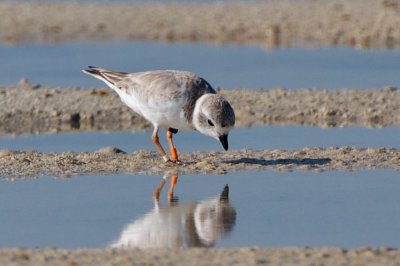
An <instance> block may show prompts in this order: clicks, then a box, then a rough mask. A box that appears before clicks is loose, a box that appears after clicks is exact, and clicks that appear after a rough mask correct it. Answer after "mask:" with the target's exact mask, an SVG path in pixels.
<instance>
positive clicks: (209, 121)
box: [207, 119, 214, 127]
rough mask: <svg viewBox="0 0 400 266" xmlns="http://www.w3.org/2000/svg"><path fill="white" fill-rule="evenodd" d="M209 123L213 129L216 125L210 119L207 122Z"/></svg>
mask: <svg viewBox="0 0 400 266" xmlns="http://www.w3.org/2000/svg"><path fill="white" fill-rule="evenodd" d="M207 122H208V124H209V125H210V126H212V127H213V126H214V123H213V122H211V120H210V119H208V120H207Z"/></svg>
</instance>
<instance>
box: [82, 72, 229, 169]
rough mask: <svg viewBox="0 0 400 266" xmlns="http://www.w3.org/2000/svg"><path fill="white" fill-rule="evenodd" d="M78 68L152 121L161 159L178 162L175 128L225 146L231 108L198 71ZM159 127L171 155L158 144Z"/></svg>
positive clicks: (226, 146)
mask: <svg viewBox="0 0 400 266" xmlns="http://www.w3.org/2000/svg"><path fill="white" fill-rule="evenodd" d="M82 71H83V72H84V73H85V74H88V75H91V76H93V77H95V78H97V79H99V80H101V81H103V82H104V83H105V84H107V85H108V87H110V88H111V89H112V90H114V91H115V92H116V93H117V94H118V95H119V97H120V99H121V101H122V102H123V103H124V104H126V105H127V106H128V107H129V108H130V109H132V110H133V111H134V112H136V113H137V114H139V115H140V116H142V117H143V118H144V119H146V120H147V121H149V122H150V123H151V124H152V125H153V127H154V129H153V133H152V135H151V140H152V141H153V143H154V144H155V146H156V147H157V149H158V150H159V152H160V154H161V156H162V158H163V160H164V161H165V162H174V163H177V164H181V163H182V161H180V160H179V158H178V152H177V150H176V147H175V145H174V143H173V134H176V133H177V132H178V130H195V131H198V132H200V133H202V134H204V135H207V136H211V137H212V138H214V139H216V140H219V141H220V142H221V144H222V147H223V148H224V149H225V150H226V151H227V150H228V147H229V145H228V134H229V131H230V130H231V129H232V128H233V127H234V125H235V112H234V110H233V108H232V106H231V105H230V103H229V102H228V101H227V100H226V99H225V98H224V97H222V96H220V95H218V94H217V92H216V91H215V90H214V89H213V87H212V86H211V85H210V84H209V83H208V82H207V81H206V80H205V79H203V78H201V77H199V76H198V75H196V74H194V73H192V72H189V71H182V70H152V71H144V72H135V73H126V72H119V71H112V70H107V69H103V68H100V67H95V66H88V67H87V68H86V69H83V70H82ZM160 129H166V130H167V134H166V137H167V141H168V144H169V147H170V154H171V158H169V156H168V155H167V153H166V152H165V150H164V148H163V147H162V145H161V144H160V141H159V137H158V132H159V130H160Z"/></svg>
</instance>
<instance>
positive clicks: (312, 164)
mask: <svg viewBox="0 0 400 266" xmlns="http://www.w3.org/2000/svg"><path fill="white" fill-rule="evenodd" d="M180 159H181V160H182V161H183V162H184V163H185V164H184V165H176V164H174V163H165V162H164V161H163V160H162V158H161V156H160V155H159V154H158V153H157V152H155V151H154V152H152V151H138V152H134V153H131V154H126V153H123V152H121V151H120V150H119V149H117V148H110V147H108V148H104V149H101V150H99V151H97V152H79V153H78V152H64V153H41V152H35V151H10V150H1V151H0V165H1V168H0V176H3V177H9V178H16V177H24V178H27V177H37V176H42V175H48V176H59V177H68V176H71V175H82V174H109V173H131V174H140V173H145V174H159V175H163V174H169V175H180V174H199V173H208V174H224V173H227V172H232V171H239V170H274V171H289V170H302V171H327V170H359V169H397V170H400V151H398V150H396V149H385V148H352V147H341V148H304V149H301V150H291V151H286V150H272V151H269V150H238V151H229V152H215V151H212V152H201V153H200V152H197V153H182V154H180Z"/></svg>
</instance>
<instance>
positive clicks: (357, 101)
mask: <svg viewBox="0 0 400 266" xmlns="http://www.w3.org/2000/svg"><path fill="white" fill-rule="evenodd" d="M218 93H219V94H221V95H222V96H224V97H225V98H226V99H227V100H228V101H229V102H230V103H231V105H232V106H233V108H234V110H235V115H236V124H235V126H236V127H250V126H255V125H270V124H292V125H294V124H298V125H314V126H320V127H345V126H366V127H385V126H398V125H400V105H399V104H398V103H399V102H400V91H399V90H398V89H397V88H395V87H387V88H381V89H362V90H361V89H360V90H355V89H341V90H334V89H332V90H329V89H298V90H286V89H282V88H276V89H262V90H251V89H232V90H226V89H222V90H219V92H218ZM151 128H152V126H151V124H149V123H148V122H147V121H145V120H144V119H143V118H142V117H140V116H138V115H137V114H135V113H134V112H133V111H132V110H130V109H129V108H128V107H126V106H125V105H124V104H123V103H122V102H121V100H120V99H119V98H118V96H117V95H116V93H114V92H113V91H111V90H110V89H106V88H92V89H87V88H86V89H85V88H55V87H41V86H39V85H33V84H29V83H27V82H26V81H22V82H21V83H20V84H17V85H10V86H0V135H21V134H38V133H57V132H69V131H74V132H79V131H94V130H133V131H140V130H151Z"/></svg>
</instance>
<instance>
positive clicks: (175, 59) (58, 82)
mask: <svg viewBox="0 0 400 266" xmlns="http://www.w3.org/2000/svg"><path fill="white" fill-rule="evenodd" d="M0 58H1V59H2V60H1V61H0V72H1V73H2V75H1V76H0V84H14V83H17V82H18V81H19V80H20V79H21V78H23V77H25V78H28V79H30V80H31V82H32V83H35V84H36V83H39V84H42V85H46V86H61V87H65V86H81V87H95V86H97V87H99V86H105V85H104V84H103V83H101V82H100V81H97V80H95V79H93V78H90V77H88V76H86V75H84V74H83V73H82V72H81V69H82V68H85V67H86V66H88V65H97V66H102V67H105V68H109V69H114V70H121V71H128V72H135V71H144V70H154V69H184V70H189V71H193V72H195V73H198V74H199V75H201V76H202V77H204V78H206V79H207V80H208V81H209V82H210V83H211V84H212V85H213V86H214V87H224V88H236V87H242V88H271V87H285V88H304V87H317V88H377V87H384V86H388V85H393V86H399V84H400V75H399V69H400V53H399V52H398V51H394V50H387V51H365V50H355V49H350V48H320V49H307V48H281V49H276V50H271V51H267V50H264V49H262V48H260V47H256V46H234V45H225V46H212V45H201V44H162V43H148V42H125V43H101V44H100V43H80V44H58V45H21V46H0Z"/></svg>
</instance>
